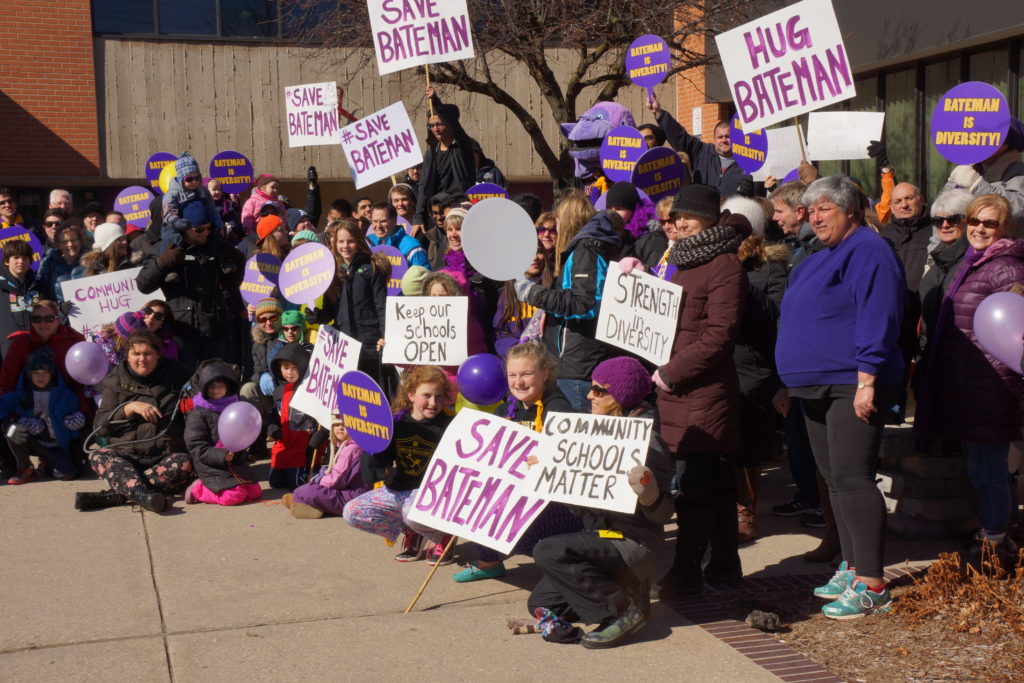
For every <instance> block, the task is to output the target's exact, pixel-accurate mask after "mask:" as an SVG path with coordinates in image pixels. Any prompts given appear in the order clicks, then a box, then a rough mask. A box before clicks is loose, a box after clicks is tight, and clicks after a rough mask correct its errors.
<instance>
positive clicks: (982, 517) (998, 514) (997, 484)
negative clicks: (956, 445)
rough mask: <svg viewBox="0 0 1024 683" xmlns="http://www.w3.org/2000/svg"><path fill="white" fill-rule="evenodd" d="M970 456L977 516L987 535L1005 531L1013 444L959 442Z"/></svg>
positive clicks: (969, 468)
mask: <svg viewBox="0 0 1024 683" xmlns="http://www.w3.org/2000/svg"><path fill="white" fill-rule="evenodd" d="M960 444H961V446H962V447H963V450H964V455H965V456H966V458H967V478H968V479H970V480H971V485H972V486H973V487H974V490H975V491H977V492H978V498H979V501H980V502H979V506H978V519H979V521H980V522H981V528H982V531H984V532H985V533H986V534H990V535H993V534H1005V533H1006V530H1007V528H1009V525H1010V475H1009V472H1008V471H1007V469H1008V462H1007V461H1008V459H1009V455H1010V443H1009V442H1008V441H1000V442H995V443H982V442H980V441H962V442H960Z"/></svg>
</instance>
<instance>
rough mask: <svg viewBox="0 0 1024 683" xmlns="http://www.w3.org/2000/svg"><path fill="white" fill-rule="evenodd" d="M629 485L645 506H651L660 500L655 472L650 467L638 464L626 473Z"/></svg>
mask: <svg viewBox="0 0 1024 683" xmlns="http://www.w3.org/2000/svg"><path fill="white" fill-rule="evenodd" d="M626 477H627V478H628V479H629V487H630V488H631V489H633V490H634V491H635V492H636V499H637V501H638V502H639V503H640V504H641V505H643V506H644V507H648V508H649V507H651V506H652V505H654V502H655V501H656V500H658V483H657V482H656V481H654V473H653V472H651V470H650V468H648V467H644V466H643V465H636V466H635V467H634V468H633V469H631V470H630V471H629V474H627V475H626Z"/></svg>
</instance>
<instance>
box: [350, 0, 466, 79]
mask: <svg viewBox="0 0 1024 683" xmlns="http://www.w3.org/2000/svg"><path fill="white" fill-rule="evenodd" d="M366 6H367V9H368V10H369V11H370V30H371V31H373V47H374V49H375V50H376V53H377V71H378V72H380V75H381V76H383V75H385V74H389V73H391V72H393V71H401V70H402V69H408V68H409V67H413V66H421V65H423V64H436V63H438V62H451V61H455V60H456V59H469V58H470V57H472V56H473V30H472V29H473V25H472V22H471V21H470V19H469V12H468V11H467V10H466V0H367V3H366Z"/></svg>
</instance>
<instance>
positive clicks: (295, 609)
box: [0, 473, 924, 681]
mask: <svg viewBox="0 0 1024 683" xmlns="http://www.w3.org/2000/svg"><path fill="white" fill-rule="evenodd" d="M773 478H774V479H776V480H778V481H779V482H781V480H782V479H783V477H782V475H781V474H779V473H769V475H768V477H766V481H768V482H770V481H771V480H772V479H773ZM100 488H102V486H101V485H100V483H99V482H98V481H96V480H86V481H78V482H58V481H46V482H41V483H33V484H28V485H24V486H4V487H2V488H0V518H2V519H3V520H4V521H3V525H2V528H0V543H2V547H3V548H4V552H3V556H2V559H0V571H2V576H3V577H4V587H5V589H6V590H5V591H4V597H5V605H4V609H3V610H2V613H0V679H2V680H4V681H22V680H25V681H41V680H43V681H46V680H60V681H67V680H75V681H92V680H96V681H120V680H132V681H166V680H171V681H174V680H177V681H185V680H188V681H214V680H215V681H236V680H237V681H253V680H270V681H290V680H308V679H310V678H312V677H316V676H320V677H325V678H327V679H328V680H331V679H336V680H348V679H356V678H358V679H361V680H395V679H398V678H400V677H405V676H422V675H423V674H426V675H428V676H432V677H436V676H441V675H443V676H444V677H445V678H446V679H448V680H471V679H478V678H480V677H481V676H486V677H488V678H489V679H492V680H513V679H516V680H523V679H524V678H527V679H529V678H541V677H547V676H554V677H557V678H558V679H561V680H570V681H573V680H594V679H595V678H597V677H599V678H606V679H611V680H621V679H625V678H628V677H631V676H635V675H638V674H639V675H642V676H643V677H645V678H653V679H655V680H658V679H661V680H681V681H690V680H692V681H763V680H778V679H776V678H775V677H774V676H773V675H772V674H770V673H768V672H767V671H765V670H764V669H762V668H760V667H759V666H758V665H756V664H754V663H753V662H752V661H750V660H749V659H747V658H746V657H745V656H743V655H742V654H740V653H738V652H737V651H736V650H734V649H733V648H731V647H730V646H729V645H727V644H725V643H723V642H722V641H721V640H719V639H718V638H716V637H714V636H713V635H711V634H709V633H708V632H707V631H705V630H704V629H702V628H700V627H698V626H695V625H693V624H691V623H690V622H688V621H687V620H686V619H684V618H683V617H681V616H679V615H678V614H677V613H676V612H674V611H673V610H671V609H669V608H668V607H667V606H664V605H659V604H657V603H656V604H655V605H654V606H653V610H652V615H651V620H650V622H649V623H648V624H647V625H646V626H645V627H644V629H643V630H642V631H641V632H640V634H639V637H638V638H637V641H636V642H634V643H633V644H631V645H629V646H626V647H622V648H617V649H614V650H608V651H591V650H586V649H584V648H582V647H579V646H573V645H555V644H549V643H545V642H544V641H543V640H542V639H541V638H540V636H537V635H520V636H513V635H511V632H510V631H508V630H507V629H506V627H505V621H506V619H508V618H510V617H524V616H527V614H526V609H525V604H526V596H527V591H528V590H529V589H530V588H531V587H532V586H533V584H534V583H535V582H536V580H537V578H538V573H537V572H536V570H535V569H534V568H533V566H532V564H531V563H530V561H529V560H528V559H527V558H513V559H512V560H511V561H510V562H508V563H507V566H508V567H509V569H510V571H509V572H508V574H507V575H506V576H505V577H504V578H503V579H502V580H500V581H480V582H476V583H470V584H456V583H454V582H453V581H452V580H451V575H452V574H454V573H455V572H456V571H458V569H459V567H458V566H457V565H451V566H447V567H441V568H440V569H439V570H438V572H437V574H436V575H435V577H434V580H433V581H432V582H431V584H430V586H429V587H428V588H427V591H426V593H425V594H424V596H423V598H422V599H421V600H420V602H419V604H418V605H417V607H416V612H415V613H413V614H408V615H404V614H402V613H401V612H402V610H403V609H404V608H405V606H406V605H407V604H408V602H409V600H410V599H411V598H412V596H413V595H414V594H415V592H416V590H417V589H418V587H419V585H420V583H421V582H422V581H423V579H424V577H425V576H426V573H427V571H428V570H429V568H428V567H427V565H426V564H425V563H422V562H420V563H414V564H400V563H397V562H394V561H392V559H391V557H392V556H393V555H394V554H395V552H396V550H395V549H393V548H388V547H386V546H385V545H384V543H383V541H382V540H381V539H379V538H377V537H373V536H370V535H368V534H365V533H361V532H358V531H355V530H353V529H351V528H350V527H348V526H347V525H346V524H345V523H344V522H343V521H342V520H340V519H337V518H327V519H322V520H296V519H294V518H292V517H291V515H290V514H288V512H287V511H286V510H285V509H283V507H282V506H281V505H280V504H279V502H278V501H277V500H276V497H277V496H278V495H279V492H268V493H269V497H270V498H271V499H268V500H265V501H263V502H262V503H255V504H249V505H245V506H241V507H236V508H222V507H218V506H210V505H192V506H185V505H184V503H182V502H181V501H180V500H178V501H176V502H175V504H174V505H175V509H174V510H173V511H172V512H169V513H165V514H163V515H155V514H152V513H148V512H139V511H134V510H133V509H132V508H129V507H121V508H114V509H108V510H99V511H92V512H78V511H76V510H74V509H73V504H72V501H73V497H74V496H73V493H74V492H75V491H87V490H99V489H100ZM766 489H769V490H771V491H772V492H773V495H769V496H765V499H764V504H763V506H762V510H767V509H768V507H769V506H770V505H771V504H772V503H774V502H778V500H781V499H783V498H784V497H785V496H786V495H788V494H787V492H786V491H785V490H784V487H783V486H782V485H781V483H779V484H778V485H775V486H766ZM761 518H762V520H763V522H762V525H763V526H765V527H773V526H774V527H777V528H776V529H774V530H775V531H779V532H781V533H777V534H776V535H772V536H769V537H767V538H765V539H763V540H761V541H758V542H757V543H755V544H753V545H751V546H749V547H747V548H745V549H744V550H743V558H744V563H745V567H746V569H747V573H748V574H754V575H773V574H787V573H811V572H820V571H822V570H823V569H825V567H824V566H823V565H808V564H806V563H803V561H802V560H800V559H799V558H797V557H795V556H797V555H799V554H800V553H802V552H803V551H805V550H807V549H809V548H810V547H813V546H814V545H815V543H816V540H815V539H814V538H813V537H811V536H809V535H807V534H804V533H803V530H801V529H800V527H799V525H798V523H797V522H794V521H793V520H773V519H771V518H770V515H768V516H764V515H761ZM788 527H795V529H791V528H788ZM765 530H766V531H772V530H773V529H771V528H767V529H765ZM460 551H461V553H460V554H465V553H466V552H467V551H468V547H466V546H460ZM920 552H924V551H920ZM520 561H522V563H520Z"/></svg>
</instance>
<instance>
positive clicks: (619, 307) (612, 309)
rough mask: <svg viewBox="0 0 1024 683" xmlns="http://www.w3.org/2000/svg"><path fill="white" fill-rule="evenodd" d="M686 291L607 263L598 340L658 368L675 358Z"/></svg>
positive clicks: (616, 264) (598, 321)
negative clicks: (654, 364) (676, 341)
mask: <svg viewBox="0 0 1024 683" xmlns="http://www.w3.org/2000/svg"><path fill="white" fill-rule="evenodd" d="M682 296H683V288H682V287H680V286H679V285H677V284H673V283H671V282H666V281H665V280H660V279H658V278H656V277H652V276H650V275H646V274H643V273H629V274H626V273H623V272H622V270H621V269H620V268H619V262H618V261H612V262H611V263H610V264H608V278H607V279H606V280H605V282H604V291H603V292H602V294H601V314H600V316H599V317H598V320H597V339H598V341H603V342H607V343H609V344H611V345H612V346H617V347H619V348H620V349H625V350H627V351H630V352H632V353H635V354H637V355H638V356H640V357H641V358H644V359H646V360H649V361H650V362H652V363H656V364H657V365H664V364H665V363H667V362H668V359H669V356H670V355H672V342H673V341H674V340H675V338H676V324H677V322H678V320H679V304H680V301H681V299H682Z"/></svg>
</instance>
